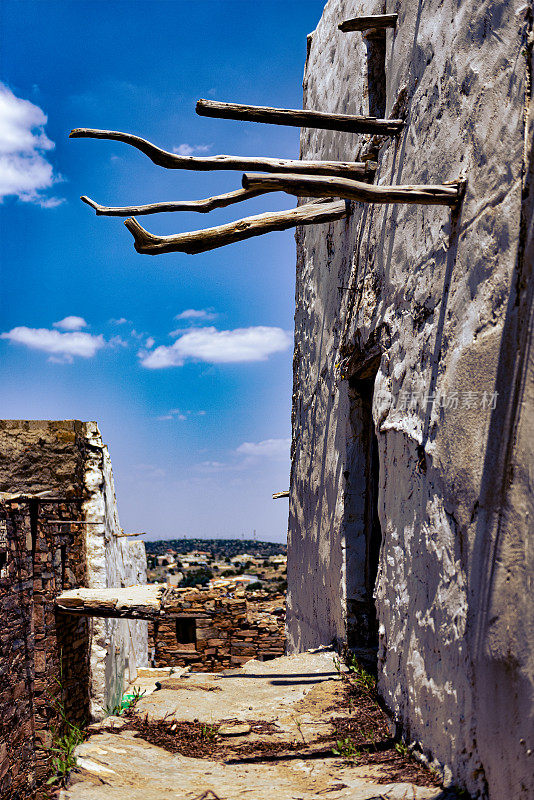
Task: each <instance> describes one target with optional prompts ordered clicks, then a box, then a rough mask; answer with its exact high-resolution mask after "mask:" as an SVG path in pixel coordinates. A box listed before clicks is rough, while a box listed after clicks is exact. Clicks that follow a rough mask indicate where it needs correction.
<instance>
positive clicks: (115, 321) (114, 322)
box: [109, 317, 132, 325]
mask: <svg viewBox="0 0 534 800" xmlns="http://www.w3.org/2000/svg"><path fill="white" fill-rule="evenodd" d="M109 322H110V324H111V325H126V323H128V324H129V325H131V324H132V323H131V320H129V319H126V317H119V319H115V318H114V317H112V318H111V319H110V321H109Z"/></svg>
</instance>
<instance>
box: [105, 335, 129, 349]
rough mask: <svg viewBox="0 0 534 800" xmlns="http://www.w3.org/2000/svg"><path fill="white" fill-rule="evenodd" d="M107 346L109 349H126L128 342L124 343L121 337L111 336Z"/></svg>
mask: <svg viewBox="0 0 534 800" xmlns="http://www.w3.org/2000/svg"><path fill="white" fill-rule="evenodd" d="M108 344H109V346H110V347H128V342H125V341H124V339H123V338H122V336H112V337H111V339H110V340H109V342H108Z"/></svg>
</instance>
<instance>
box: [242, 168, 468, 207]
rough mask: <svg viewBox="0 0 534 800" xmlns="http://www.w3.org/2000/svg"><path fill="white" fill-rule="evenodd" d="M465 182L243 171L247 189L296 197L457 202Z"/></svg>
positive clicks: (402, 201)
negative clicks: (406, 182)
mask: <svg viewBox="0 0 534 800" xmlns="http://www.w3.org/2000/svg"><path fill="white" fill-rule="evenodd" d="M463 186H464V184H463V182H462V181H458V182H454V183H450V184H441V185H437V186H426V185H423V186H374V185H371V184H368V183H362V182H361V181H350V180H347V179H346V178H314V177H308V176H305V175H254V174H248V173H246V174H245V175H243V187H244V188H245V189H260V188H263V189H265V188H267V187H269V188H270V190H271V191H272V192H286V193H287V194H292V195H295V196H296V197H344V198H346V199H347V200H358V201H360V202H363V203H418V204H420V205H429V206H434V205H446V206H455V205H456V204H457V203H458V201H459V199H460V197H461V193H462V191H463Z"/></svg>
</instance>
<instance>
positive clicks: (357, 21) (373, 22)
mask: <svg viewBox="0 0 534 800" xmlns="http://www.w3.org/2000/svg"><path fill="white" fill-rule="evenodd" d="M398 18H399V15H398V14H372V15H370V16H368V17H354V19H346V20H345V22H342V23H341V24H340V25H338V28H339V30H340V31H343V33H348V32H349V31H368V30H369V29H371V28H395V27H396V25H397V19H398Z"/></svg>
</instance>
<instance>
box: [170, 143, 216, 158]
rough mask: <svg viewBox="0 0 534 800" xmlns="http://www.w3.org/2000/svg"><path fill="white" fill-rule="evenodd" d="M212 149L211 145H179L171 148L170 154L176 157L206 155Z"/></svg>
mask: <svg viewBox="0 0 534 800" xmlns="http://www.w3.org/2000/svg"><path fill="white" fill-rule="evenodd" d="M212 147H213V145H212V144H187V143H186V142H184V143H183V144H179V145H178V147H173V148H172V152H173V153H176V155H178V156H192V155H194V154H195V153H207V152H208V151H209V150H211V148H212Z"/></svg>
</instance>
